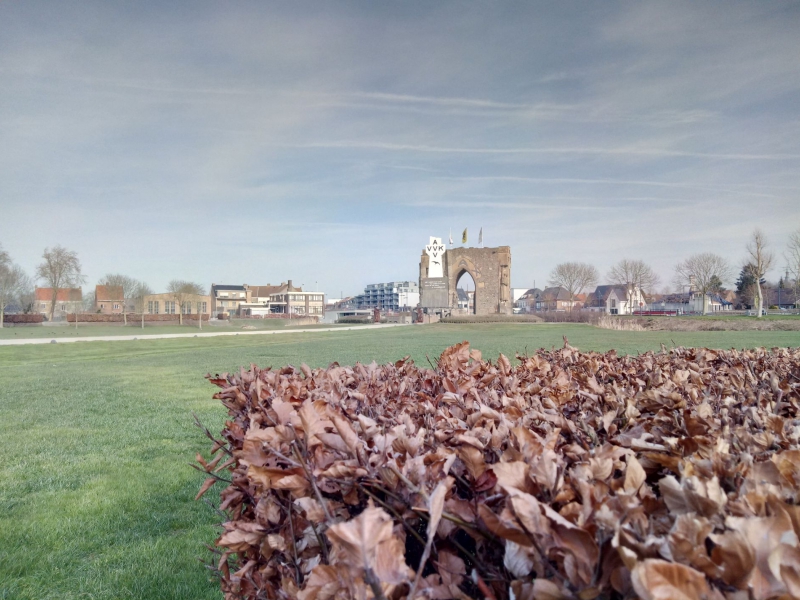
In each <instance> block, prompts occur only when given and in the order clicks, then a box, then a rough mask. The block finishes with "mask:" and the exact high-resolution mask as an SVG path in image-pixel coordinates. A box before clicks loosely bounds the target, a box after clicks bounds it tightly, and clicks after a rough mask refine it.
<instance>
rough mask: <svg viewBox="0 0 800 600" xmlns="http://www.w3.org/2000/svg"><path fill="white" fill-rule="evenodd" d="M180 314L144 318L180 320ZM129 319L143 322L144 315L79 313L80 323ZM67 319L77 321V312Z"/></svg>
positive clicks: (190, 317)
mask: <svg viewBox="0 0 800 600" xmlns="http://www.w3.org/2000/svg"><path fill="white" fill-rule="evenodd" d="M179 317H180V316H179V315H150V314H145V315H144V320H145V323H146V322H148V321H178V320H179ZM208 318H209V315H207V314H204V315H203V321H208ZM126 319H127V322H128V323H137V322H139V323H141V322H142V315H141V314H134V313H128V314H127V315H123V314H121V313H114V314H102V313H81V314H79V315H78V323H124V322H125V320H126ZM183 320H184V321H197V315H196V314H192V315H183ZM67 321H68V322H70V323H74V322H75V314H74V313H72V314H68V315H67Z"/></svg>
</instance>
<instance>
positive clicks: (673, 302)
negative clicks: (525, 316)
mask: <svg viewBox="0 0 800 600" xmlns="http://www.w3.org/2000/svg"><path fill="white" fill-rule="evenodd" d="M735 299H736V295H735V294H734V293H733V292H730V291H727V292H723V293H722V294H701V293H699V292H691V291H690V292H688V293H684V294H669V295H657V294H653V295H646V294H644V293H643V292H642V290H641V289H639V288H635V287H633V288H629V287H627V286H624V285H598V286H597V287H596V288H595V290H594V291H593V292H590V293H588V294H576V295H575V296H573V298H572V299H570V296H569V292H568V291H567V290H566V289H565V288H563V287H549V288H545V289H543V290H541V289H539V288H532V289H529V290H527V291H524V292H523V293H521V294H520V295H519V296H518V299H517V300H516V302H515V304H514V308H515V312H521V313H527V312H548V311H554V312H565V311H571V310H578V309H583V310H588V311H591V312H602V313H606V314H609V315H629V314H632V313H633V312H637V311H639V312H647V311H656V312H675V313H678V314H685V313H702V312H704V310H703V308H704V306H703V305H704V304H705V312H718V311H726V310H732V309H733V306H734V302H735Z"/></svg>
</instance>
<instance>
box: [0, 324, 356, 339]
mask: <svg viewBox="0 0 800 600" xmlns="http://www.w3.org/2000/svg"><path fill="white" fill-rule="evenodd" d="M244 326H249V327H253V328H254V329H256V330H276V329H291V328H295V327H297V328H298V329H316V328H322V327H339V325H332V324H324V323H320V324H314V325H295V324H294V323H293V322H290V321H288V320H283V319H263V320H259V319H252V320H247V321H245V320H235V321H233V322H232V323H231V324H228V323H227V321H222V322H220V324H216V323H215V324H211V325H209V324H208V323H203V329H202V332H203V333H209V332H213V331H247V330H244V329H242V328H243V327H244ZM351 327H352V325H351ZM199 332H200V329H199V328H198V327H197V325H196V324H195V325H187V324H184V325H152V324H148V323H145V325H144V328H141V327H135V326H130V325H129V326H120V325H104V324H85V323H78V327H77V329H76V328H75V325H74V324H73V325H72V326H71V327H70V326H67V325H48V324H44V325H36V326H29V327H3V328H0V340H2V339H24V338H64V337H67V338H74V337H94V336H107V335H135V336H146V335H155V334H161V333H199Z"/></svg>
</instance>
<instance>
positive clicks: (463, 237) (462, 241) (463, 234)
mask: <svg viewBox="0 0 800 600" xmlns="http://www.w3.org/2000/svg"><path fill="white" fill-rule="evenodd" d="M461 243H462V244H466V243H467V228H466V227H465V228H464V233H462V234H461Z"/></svg>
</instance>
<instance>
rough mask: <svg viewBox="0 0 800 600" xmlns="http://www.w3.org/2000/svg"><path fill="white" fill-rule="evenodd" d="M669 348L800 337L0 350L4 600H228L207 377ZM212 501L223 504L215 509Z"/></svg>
mask: <svg viewBox="0 0 800 600" xmlns="http://www.w3.org/2000/svg"><path fill="white" fill-rule="evenodd" d="M562 335H566V336H567V337H568V338H569V341H570V343H571V344H572V345H573V346H576V347H578V348H580V349H582V350H601V351H605V350H609V349H611V348H616V349H617V350H618V351H619V352H639V351H645V350H658V349H659V348H660V344H661V343H662V342H663V343H665V344H666V345H667V346H671V345H672V341H674V342H675V343H676V344H678V345H687V346H690V345H691V346H711V347H718V348H729V347H756V346H767V347H771V346H798V345H800V334H798V332H698V333H683V332H661V331H656V332H618V331H607V330H599V329H594V328H591V327H587V326H583V325H571V324H563V325H562V324H554V325H549V324H548V325H543V324H534V325H494V324H492V325H433V326H413V327H402V328H393V329H380V330H374V331H340V332H330V333H328V332H320V333H309V334H293V335H284V336H279V337H272V336H265V337H261V336H240V337H223V338H206V339H200V338H198V339H180V340H149V341H148V340H137V341H132V342H110V343H103V342H87V343H85V344H62V345H59V344H54V345H45V346H16V347H0V440H2V446H0V448H2V450H0V452H1V454H0V456H1V457H2V460H1V461H0V598H37V599H45V598H76V599H77V598H93V599H101V598H159V599H160V598H176V599H177V598H181V599H183V598H220V592H219V587H218V583H217V582H216V581H211V580H210V579H209V575H208V573H207V572H206V570H205V569H204V567H203V566H202V565H201V564H200V563H199V562H198V560H197V559H198V558H205V557H206V553H205V550H204V545H205V544H210V543H211V542H212V541H213V540H214V539H215V538H216V537H217V535H218V534H217V530H216V529H215V528H214V526H213V524H214V523H216V522H219V519H218V518H217V516H216V515H215V514H214V513H213V512H212V511H211V509H209V508H208V507H206V506H204V505H203V504H202V503H199V502H194V501H193V498H194V495H195V494H196V493H197V488H198V485H199V484H200V483H201V482H202V480H203V476H202V475H200V474H198V473H197V472H196V471H194V470H193V469H191V468H190V467H189V466H188V463H190V462H192V461H193V460H194V456H195V454H196V453H197V452H198V451H201V452H205V451H206V449H207V443H206V442H207V440H206V439H205V438H204V437H203V436H202V434H201V432H200V431H199V430H198V429H197V428H195V427H194V426H193V424H192V416H191V413H192V412H194V413H196V414H197V415H198V417H199V418H200V419H201V421H202V422H203V423H204V424H205V425H207V426H208V427H209V428H210V429H211V430H212V431H215V432H216V431H219V430H220V429H221V428H222V423H223V421H224V418H225V411H224V408H223V407H222V406H221V405H220V404H219V403H218V402H217V401H214V400H212V399H211V396H212V394H213V393H214V391H215V388H214V387H213V386H211V385H210V384H209V383H208V382H207V381H205V379H204V378H203V376H204V375H205V374H206V373H207V372H211V373H212V374H213V373H216V372H223V371H226V370H233V369H238V368H239V367H240V366H248V365H249V364H251V363H256V364H258V365H259V366H262V367H263V366H268V365H273V366H280V365H285V364H287V363H290V364H295V365H299V364H300V363H302V362H305V363H307V364H308V365H310V366H311V367H322V366H327V365H328V364H329V363H331V362H333V361H338V362H339V363H341V364H353V363H354V362H356V361H366V362H371V361H372V360H376V361H378V362H388V361H394V360H397V359H398V358H401V357H402V356H405V355H407V354H410V355H411V356H412V357H413V358H414V360H415V361H417V362H418V363H419V364H423V365H424V364H426V363H427V361H426V355H428V356H430V358H431V360H434V359H435V358H436V357H438V356H439V354H441V352H442V351H443V350H444V349H445V348H446V347H447V346H449V345H452V344H454V343H457V342H460V341H462V340H469V341H470V343H471V345H472V347H474V348H478V349H480V350H481V351H482V352H483V356H484V357H485V358H492V359H494V358H496V357H497V355H498V353H499V352H501V351H502V352H503V353H504V354H506V355H507V356H509V357H513V356H514V354H515V353H516V352H518V351H519V352H523V353H524V352H525V349H526V347H527V348H528V349H529V350H531V351H532V350H533V349H535V348H539V347H546V348H550V347H556V348H558V347H561V346H562V345H563V340H562ZM207 497H208V498H210V499H213V497H214V496H213V493H209V495H208V496H207Z"/></svg>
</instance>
